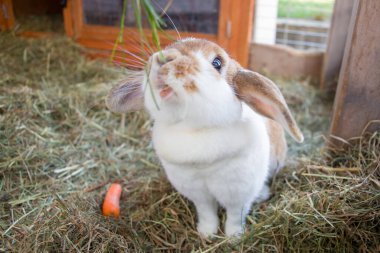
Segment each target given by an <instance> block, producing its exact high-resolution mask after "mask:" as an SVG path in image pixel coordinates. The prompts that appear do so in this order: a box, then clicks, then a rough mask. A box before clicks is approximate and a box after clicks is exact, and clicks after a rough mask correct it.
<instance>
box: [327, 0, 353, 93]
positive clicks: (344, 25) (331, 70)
mask: <svg viewBox="0 0 380 253" xmlns="http://www.w3.org/2000/svg"><path fill="white" fill-rule="evenodd" d="M354 2H355V0H336V1H335V5H334V12H333V17H332V21H331V27H330V31H329V37H328V43H327V50H326V54H325V57H324V62H323V67H322V72H321V82H320V87H321V89H324V90H328V91H330V90H335V89H336V83H337V81H338V77H339V71H340V68H341V65H342V60H343V54H344V46H345V45H346V38H347V33H348V29H349V24H350V19H351V15H352V8H353V6H354Z"/></svg>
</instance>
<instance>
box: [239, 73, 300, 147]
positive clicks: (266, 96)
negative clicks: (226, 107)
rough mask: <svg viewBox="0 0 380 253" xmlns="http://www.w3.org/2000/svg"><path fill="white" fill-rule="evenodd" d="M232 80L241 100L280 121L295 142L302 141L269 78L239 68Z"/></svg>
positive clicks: (283, 102)
mask: <svg viewBox="0 0 380 253" xmlns="http://www.w3.org/2000/svg"><path fill="white" fill-rule="evenodd" d="M232 82H233V87H234V89H235V92H236V94H237V96H238V97H239V98H240V99H241V100H242V101H244V102H245V103H247V104H248V105H249V106H250V107H251V108H252V109H253V110H255V111H256V112H258V113H260V114H261V115H263V116H266V117H268V118H270V119H273V120H275V121H277V122H278V123H280V124H281V125H282V127H284V128H285V129H286V130H287V132H288V133H289V134H290V135H291V136H292V137H293V138H294V139H295V140H296V141H297V142H303V135H302V133H301V131H300V130H299V128H298V126H297V123H296V122H295V120H294V118H293V116H292V114H291V113H290V111H289V108H288V105H287V104H286V102H285V99H284V97H283V96H282V94H281V92H280V90H279V89H278V87H277V86H276V85H275V84H274V83H273V82H272V81H271V80H269V79H268V78H266V77H265V76H262V75H260V74H258V73H256V72H253V71H249V70H246V69H240V70H238V71H237V72H236V73H235V76H234V77H233V80H232Z"/></svg>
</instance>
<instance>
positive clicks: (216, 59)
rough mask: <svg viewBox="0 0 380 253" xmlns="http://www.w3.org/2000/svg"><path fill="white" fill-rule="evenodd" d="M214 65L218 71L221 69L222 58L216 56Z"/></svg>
mask: <svg viewBox="0 0 380 253" xmlns="http://www.w3.org/2000/svg"><path fill="white" fill-rule="evenodd" d="M212 66H213V67H214V68H215V69H216V70H217V71H220V69H221V68H222V61H221V60H220V58H219V57H216V58H215V59H214V60H213V61H212Z"/></svg>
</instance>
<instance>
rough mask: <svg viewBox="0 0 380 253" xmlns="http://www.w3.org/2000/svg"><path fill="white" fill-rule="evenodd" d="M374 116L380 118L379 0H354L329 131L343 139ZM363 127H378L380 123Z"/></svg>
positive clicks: (373, 128) (354, 135) (372, 129)
mask: <svg viewBox="0 0 380 253" xmlns="http://www.w3.org/2000/svg"><path fill="white" fill-rule="evenodd" d="M374 120H380V1H379V0H365V1H362V0H356V1H355V4H354V9H353V15H352V19H351V23H350V29H349V34H348V35H347V44H346V48H345V52H344V58H343V65H342V70H341V73H340V76H339V83H338V88H337V93H336V95H335V102H334V109H333V118H332V124H331V128H330V133H331V134H332V135H335V136H338V137H340V138H343V139H348V138H351V137H356V136H360V135H361V133H362V131H363V129H364V128H365V127H366V126H367V125H368V123H369V122H371V121H374ZM367 130H368V131H375V130H380V123H379V122H378V124H372V125H371V127H369V128H368V129H367Z"/></svg>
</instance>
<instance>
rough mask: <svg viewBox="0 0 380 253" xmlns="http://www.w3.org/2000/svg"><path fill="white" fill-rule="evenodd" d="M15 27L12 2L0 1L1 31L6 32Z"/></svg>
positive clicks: (10, 0) (7, 0) (8, 0)
mask: <svg viewBox="0 0 380 253" xmlns="http://www.w3.org/2000/svg"><path fill="white" fill-rule="evenodd" d="M14 25H15V16H14V13H13V5H12V0H0V29H1V30H3V31H5V30H9V29H12V28H13V27H14Z"/></svg>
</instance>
